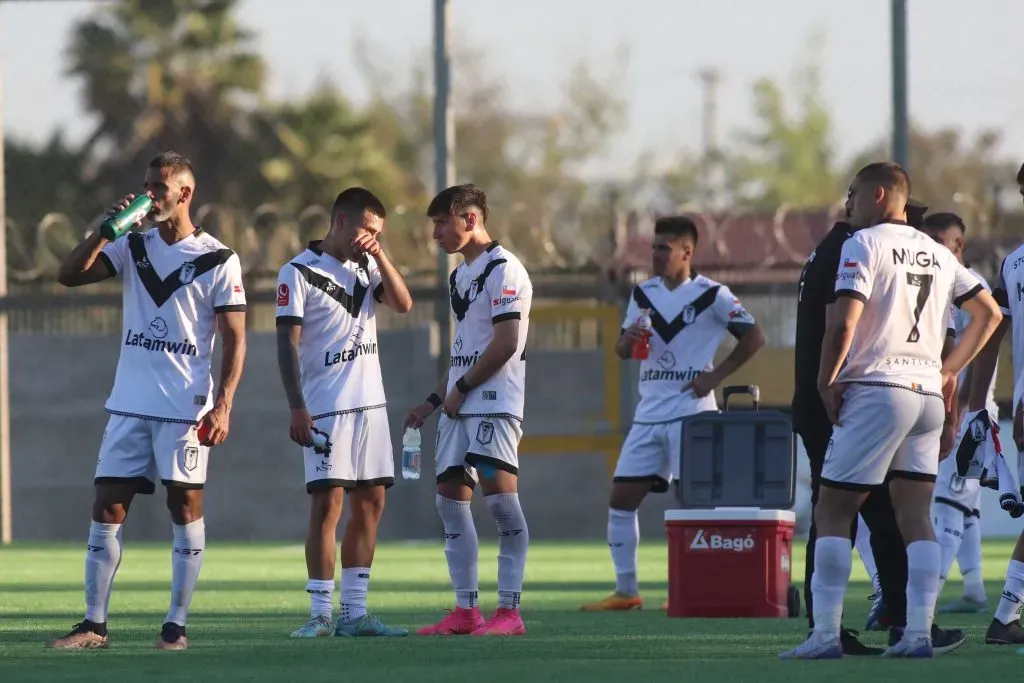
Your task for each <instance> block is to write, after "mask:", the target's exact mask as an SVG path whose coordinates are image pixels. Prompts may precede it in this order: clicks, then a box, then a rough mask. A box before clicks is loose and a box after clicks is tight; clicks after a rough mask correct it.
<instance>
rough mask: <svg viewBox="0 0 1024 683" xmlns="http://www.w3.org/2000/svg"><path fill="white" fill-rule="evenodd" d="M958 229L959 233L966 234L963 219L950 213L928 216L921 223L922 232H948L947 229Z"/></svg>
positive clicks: (940, 212) (943, 212) (942, 212)
mask: <svg viewBox="0 0 1024 683" xmlns="http://www.w3.org/2000/svg"><path fill="white" fill-rule="evenodd" d="M952 227H957V228H960V232H962V233H963V234H965V235H966V234H967V225H966V224H965V223H964V219H963V218H960V216H958V215H957V214H955V213H953V212H951V211H939V212H938V213H930V214H928V215H927V216H926V217H925V219H924V221H923V222H922V223H921V229H922V230H935V231H939V230H948V229H949V228H952Z"/></svg>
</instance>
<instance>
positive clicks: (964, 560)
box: [956, 515, 986, 602]
mask: <svg viewBox="0 0 1024 683" xmlns="http://www.w3.org/2000/svg"><path fill="white" fill-rule="evenodd" d="M956 561H957V564H959V565H960V575H961V576H963V579H964V597H965V598H970V599H971V600H974V601H975V602H985V599H986V596H985V579H984V576H983V574H982V571H981V569H982V568H981V519H980V518H979V517H977V516H976V515H975V516H971V517H965V518H964V538H963V542H961V543H960V552H958V553H957V556H956Z"/></svg>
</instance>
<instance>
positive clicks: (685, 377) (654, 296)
mask: <svg viewBox="0 0 1024 683" xmlns="http://www.w3.org/2000/svg"><path fill="white" fill-rule="evenodd" d="M696 248H697V226H696V225H695V224H694V223H693V221H692V220H690V219H689V218H687V217H685V216H674V217H668V218H659V219H658V220H657V222H656V223H655V224H654V244H653V254H652V259H651V260H652V263H651V266H652V267H651V270H652V272H653V274H654V277H652V278H651V279H649V280H645V281H644V282H641V283H640V284H639V285H637V286H636V287H634V288H633V291H632V294H631V295H630V299H629V304H628V305H627V308H626V319H625V321H623V323H622V333H621V334H620V335H619V338H618V340H617V341H616V342H615V353H616V354H617V355H618V356H619V358H622V359H623V360H628V359H630V358H632V353H633V345H634V344H635V343H637V342H638V341H640V340H641V339H642V338H643V334H644V333H643V331H642V330H641V328H640V327H639V326H638V325H637V319H638V318H639V317H640V312H641V309H647V310H649V311H650V317H651V320H652V322H653V325H652V327H653V334H652V335H651V337H650V350H649V352H648V356H647V359H646V360H643V361H641V363H640V387H639V390H640V402H639V404H638V405H637V407H636V414H635V416H634V419H633V426H632V427H631V428H630V430H629V434H627V435H626V439H625V442H624V443H623V444H622V450H621V452H620V453H619V460H618V464H617V465H616V466H615V473H614V475H613V478H612V491H611V498H610V500H609V505H608V546H609V547H610V548H611V555H612V564H613V565H614V567H615V591H614V592H613V593H612V594H611V595H609V596H607V597H605V598H604V599H603V600H601V601H599V602H596V603H591V604H585V605H583V606H582V607H581V609H582V610H583V611H588V612H589V611H605V610H629V609H634V608H637V609H639V608H641V607H642V605H643V600H642V599H641V597H640V590H639V586H638V581H637V549H638V548H639V545H640V525H639V521H638V517H637V509H638V508H639V507H640V504H641V503H642V502H643V501H644V498H646V497H647V494H648V493H652V492H653V493H664V492H666V491H668V488H669V483H670V482H671V481H672V480H673V479H674V478H677V477H678V476H679V451H680V448H681V440H682V423H681V421H682V419H683V418H685V417H687V416H689V415H694V414H696V413H700V412H704V411H713V410H718V404H717V403H716V401H715V388H716V387H717V386H718V385H719V384H721V383H722V381H723V380H724V379H725V378H726V377H728V376H729V375H731V374H732V373H734V372H735V371H736V370H737V369H739V368H740V367H742V366H743V364H744V363H746V362H747V361H748V360H750V359H751V358H753V356H754V354H755V353H757V351H758V350H759V349H760V348H761V347H762V346H764V343H765V336H764V333H763V332H762V331H761V328H760V326H759V325H758V324H757V323H756V322H755V321H754V319H753V318H752V317H751V315H750V314H749V313H748V312H747V311H746V309H745V308H744V307H743V305H742V304H741V303H740V301H739V299H737V298H736V297H734V296H733V294H732V292H730V291H729V288H728V287H726V286H725V285H723V284H721V283H719V282H715V281H714V280H712V279H710V278H707V277H705V276H703V275H700V274H698V273H697V272H696V271H694V270H693V268H692V266H691V264H690V261H691V259H692V258H693V252H694V251H695V250H696ZM726 332H729V333H730V334H731V335H732V336H733V337H735V338H736V339H737V340H738V341H737V344H736V346H735V347H734V348H733V350H732V352H731V353H730V354H729V356H728V357H726V358H725V360H723V361H722V364H721V365H718V366H717V367H716V366H715V365H713V364H712V361H713V360H714V357H715V352H716V351H717V350H718V346H719V344H720V343H721V341H722V338H723V337H724V336H725V333H726Z"/></svg>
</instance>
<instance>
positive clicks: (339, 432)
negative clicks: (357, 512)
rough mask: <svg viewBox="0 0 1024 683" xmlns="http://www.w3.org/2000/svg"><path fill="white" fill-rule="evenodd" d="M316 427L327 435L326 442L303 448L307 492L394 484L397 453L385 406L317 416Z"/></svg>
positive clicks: (387, 486) (314, 421)
mask: <svg viewBox="0 0 1024 683" xmlns="http://www.w3.org/2000/svg"><path fill="white" fill-rule="evenodd" d="M313 429H314V430H316V431H319V432H320V433H322V434H325V435H326V436H327V445H326V446H324V448H306V447H303V449H302V458H303V460H304V461H305V466H306V491H307V492H310V493H311V492H313V491H316V490H323V489H332V488H338V487H341V488H345V489H354V488H363V487H368V486H383V487H384V488H390V487H391V486H393V485H394V483H395V455H394V451H393V450H392V447H391V427H390V426H389V425H388V411H387V409H386V408H371V409H370V410H360V411H357V412H354V413H343V414H341V415H328V416H327V417H321V418H317V419H316V420H313Z"/></svg>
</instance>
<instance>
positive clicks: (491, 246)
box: [484, 240, 499, 252]
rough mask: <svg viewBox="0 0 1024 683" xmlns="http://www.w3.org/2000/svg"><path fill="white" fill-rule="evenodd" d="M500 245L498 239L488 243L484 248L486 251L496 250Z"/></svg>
mask: <svg viewBox="0 0 1024 683" xmlns="http://www.w3.org/2000/svg"><path fill="white" fill-rule="evenodd" d="M498 246H499V245H498V240H494V241H493V242H491V243H490V244H488V245H487V248H486V249H484V251H485V252H488V251H494V250H495V249H497V248H498Z"/></svg>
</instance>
